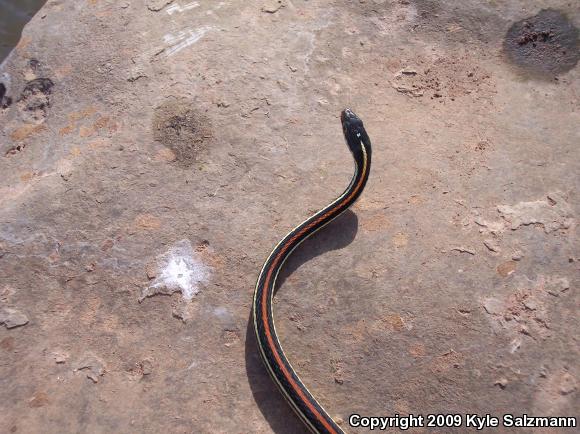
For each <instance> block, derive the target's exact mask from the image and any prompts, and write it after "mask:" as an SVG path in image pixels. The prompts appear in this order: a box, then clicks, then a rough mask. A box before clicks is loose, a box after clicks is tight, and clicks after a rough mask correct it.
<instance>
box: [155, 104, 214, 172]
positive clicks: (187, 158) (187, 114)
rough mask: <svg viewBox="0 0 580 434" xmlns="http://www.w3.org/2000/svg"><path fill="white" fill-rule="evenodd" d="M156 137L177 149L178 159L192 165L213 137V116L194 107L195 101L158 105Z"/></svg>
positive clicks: (176, 156) (163, 143) (179, 163)
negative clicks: (209, 116) (211, 122)
mask: <svg viewBox="0 0 580 434" xmlns="http://www.w3.org/2000/svg"><path fill="white" fill-rule="evenodd" d="M153 136H154V138H155V141H157V142H159V143H161V144H162V145H164V146H166V147H168V148H169V149H171V150H172V151H173V152H174V153H175V162H176V163H177V164H178V165H180V166H183V167H189V166H191V165H192V164H193V163H194V162H195V161H196V160H197V159H198V157H199V155H200V153H201V152H202V151H203V150H205V149H206V148H207V145H208V143H209V142H210V141H211V138H212V129H211V124H210V121H209V119H208V118H207V117H206V116H205V115H204V114H202V113H200V112H199V111H198V110H196V109H194V108H193V107H192V103H191V101H183V100H181V101H171V102H168V103H165V104H162V105H161V106H159V107H157V108H156V109H155V115H154V118H153Z"/></svg>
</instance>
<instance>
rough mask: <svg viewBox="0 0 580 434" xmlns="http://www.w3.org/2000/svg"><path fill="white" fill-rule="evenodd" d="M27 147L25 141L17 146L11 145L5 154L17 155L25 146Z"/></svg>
mask: <svg viewBox="0 0 580 434" xmlns="http://www.w3.org/2000/svg"><path fill="white" fill-rule="evenodd" d="M25 147H26V144H24V143H20V144H18V145H15V146H11V147H10V149H8V150H7V151H6V153H5V154H4V156H5V157H9V156H11V155H16V154H18V153H19V152H22V151H23V150H24V148H25Z"/></svg>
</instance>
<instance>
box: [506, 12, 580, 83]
mask: <svg viewBox="0 0 580 434" xmlns="http://www.w3.org/2000/svg"><path fill="white" fill-rule="evenodd" d="M503 48H504V51H505V53H506V55H507V57H508V59H509V60H510V61H511V62H512V63H513V64H514V65H516V66H518V67H519V68H520V69H521V70H523V71H525V72H527V73H529V74H532V75H536V76H545V77H553V76H554V75H557V74H560V73H563V72H566V71H569V70H570V69H572V68H574V66H576V64H577V63H578V59H580V50H579V46H578V29H577V28H576V27H575V26H574V25H573V24H572V22H571V21H570V20H568V18H566V16H565V15H563V14H562V13H561V12H559V11H557V10H554V9H544V10H542V11H540V12H539V13H538V14H537V15H534V16H532V17H529V18H526V19H525V20H522V21H518V22H517V23H514V24H513V25H512V26H511V27H510V29H509V30H508V32H507V34H506V36H505V39H504V43H503Z"/></svg>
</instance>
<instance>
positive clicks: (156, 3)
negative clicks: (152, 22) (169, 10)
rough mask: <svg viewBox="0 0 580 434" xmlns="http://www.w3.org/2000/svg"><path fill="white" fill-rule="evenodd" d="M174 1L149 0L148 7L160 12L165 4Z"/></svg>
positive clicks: (152, 10)
mask: <svg viewBox="0 0 580 434" xmlns="http://www.w3.org/2000/svg"><path fill="white" fill-rule="evenodd" d="M171 3H173V0H149V1H148V2H147V9H149V10H150V11H151V12H159V11H160V10H162V9H163V8H164V7H165V6H167V5H169V4H171Z"/></svg>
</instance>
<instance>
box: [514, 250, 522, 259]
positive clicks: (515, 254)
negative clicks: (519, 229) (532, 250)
mask: <svg viewBox="0 0 580 434" xmlns="http://www.w3.org/2000/svg"><path fill="white" fill-rule="evenodd" d="M523 258H524V254H523V253H522V252H520V251H519V250H516V251H515V252H514V253H513V255H512V260H514V261H521V260H522V259H523Z"/></svg>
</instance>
